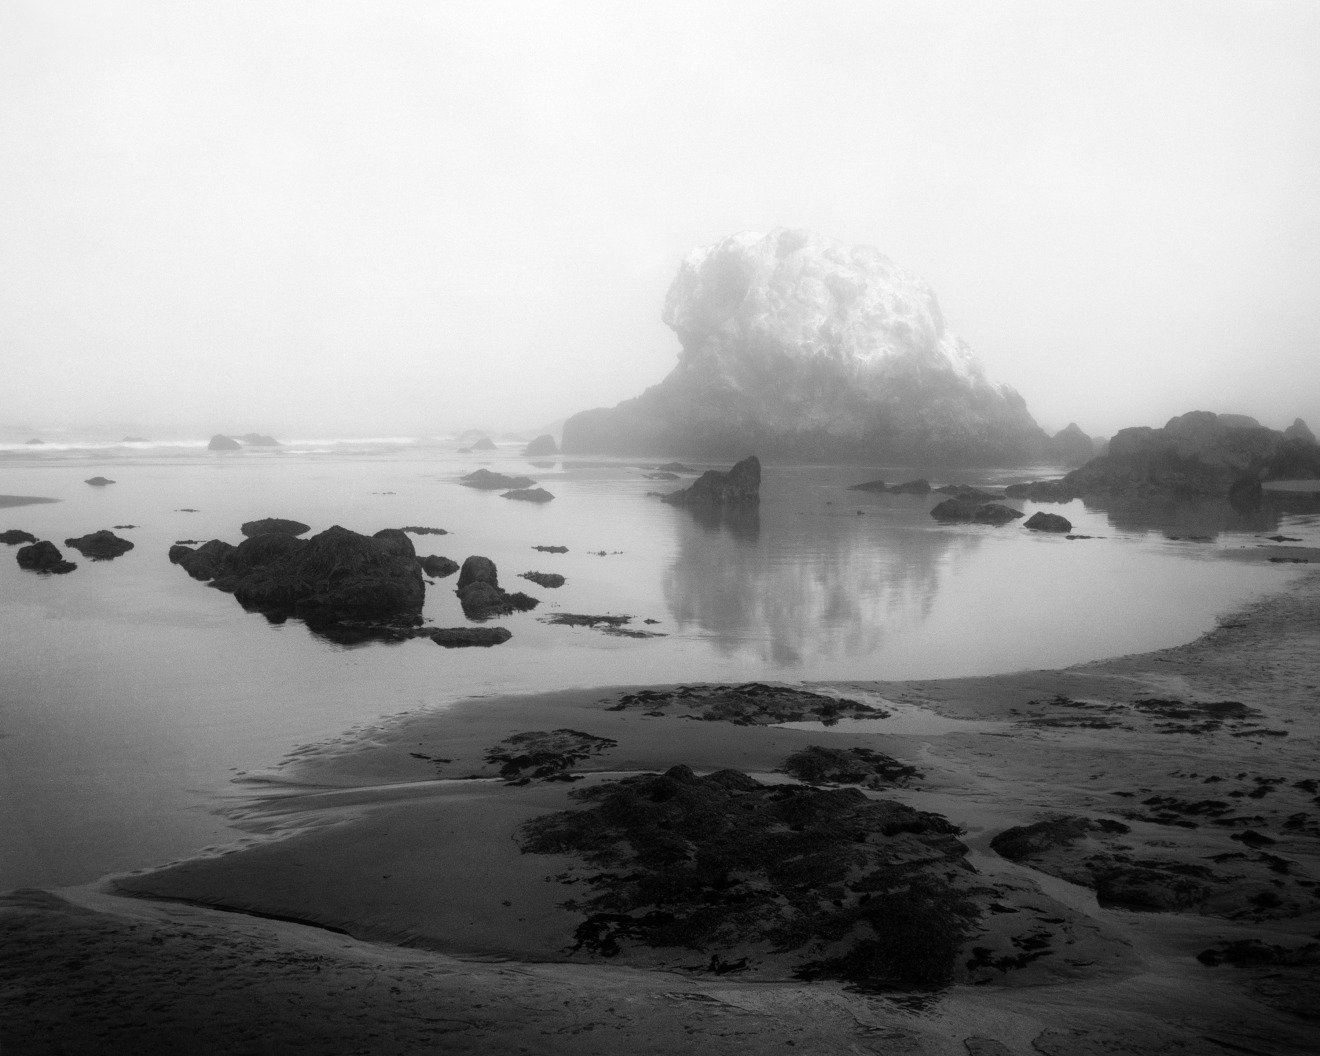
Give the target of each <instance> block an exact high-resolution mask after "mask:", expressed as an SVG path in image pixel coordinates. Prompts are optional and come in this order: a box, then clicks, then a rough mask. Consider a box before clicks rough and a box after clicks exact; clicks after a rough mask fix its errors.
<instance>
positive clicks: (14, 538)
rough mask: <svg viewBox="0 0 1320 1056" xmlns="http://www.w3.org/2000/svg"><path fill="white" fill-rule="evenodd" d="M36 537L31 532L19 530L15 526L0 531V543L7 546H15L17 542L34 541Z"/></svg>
mask: <svg viewBox="0 0 1320 1056" xmlns="http://www.w3.org/2000/svg"><path fill="white" fill-rule="evenodd" d="M36 541H37V537H36V536H35V535H33V534H32V533H31V532H24V531H20V530H19V529H17V528H10V529H9V530H8V531H6V532H0V543H5V544H7V545H8V546H17V545H18V544H19V543H35V542H36Z"/></svg>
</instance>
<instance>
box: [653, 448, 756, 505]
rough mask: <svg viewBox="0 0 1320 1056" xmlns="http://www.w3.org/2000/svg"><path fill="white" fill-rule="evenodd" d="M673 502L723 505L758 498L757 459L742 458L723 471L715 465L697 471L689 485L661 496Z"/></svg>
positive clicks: (753, 500) (752, 500)
mask: <svg viewBox="0 0 1320 1056" xmlns="http://www.w3.org/2000/svg"><path fill="white" fill-rule="evenodd" d="M661 499H662V501H664V502H668V503H672V504H673V505H676V506H716V505H719V506H723V505H734V504H751V503H759V502H760V501H761V462H760V459H758V458H757V457H756V456H755V455H751V456H749V457H747V458H744V459H743V460H742V461H741V462H738V463H736V464H735V465H734V466H733V467H732V468H731V469H729V471H728V472H726V473H721V472H720V471H719V470H717V469H710V470H707V471H706V472H705V473H703V474H701V476H699V477H698V478H697V479H696V480H695V481H693V482H692V485H691V487H687V488H684V489H682V490H681V491H675V492H671V493H670V494H668V495H662V496H661Z"/></svg>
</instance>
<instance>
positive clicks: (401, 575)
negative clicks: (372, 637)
mask: <svg viewBox="0 0 1320 1056" xmlns="http://www.w3.org/2000/svg"><path fill="white" fill-rule="evenodd" d="M170 560H171V561H173V562H174V563H175V564H178V565H180V566H182V567H183V568H184V569H185V570H186V571H187V572H188V574H189V575H191V576H192V577H193V578H194V579H201V580H207V579H209V580H211V581H212V583H211V585H212V586H214V587H216V588H218V589H220V590H224V591H228V592H230V593H232V594H233V595H234V597H235V599H237V601H238V602H239V603H240V604H241V605H243V607H244V608H248V609H254V610H257V611H259V612H263V613H265V614H267V615H268V616H270V617H272V618H275V619H283V618H287V617H289V616H298V617H300V618H302V619H303V620H305V621H306V622H307V623H308V624H309V625H310V626H313V627H314V628H318V627H328V626H332V625H335V624H374V625H380V626H396V627H398V626H405V627H406V626H415V625H416V624H419V623H421V611H422V603H423V600H424V598H425V591H426V588H425V585H424V583H423V580H422V573H421V569H420V568H418V566H417V559H416V554H415V552H414V551H413V547H412V541H411V540H410V539H409V538H408V536H407V535H405V534H404V533H403V532H401V531H399V530H398V529H397V528H387V529H385V530H384V531H382V532H378V533H377V534H376V535H375V536H367V535H361V534H359V533H358V532H354V531H350V530H349V529H347V528H343V527H340V526H339V525H335V526H333V527H331V528H327V529H326V530H325V531H323V532H320V533H318V534H317V535H314V536H312V538H310V539H306V540H304V539H299V538H297V537H296V536H292V535H285V534H281V533H277V532H270V533H265V534H262V535H254V536H251V537H250V538H248V539H245V540H244V541H243V542H241V543H239V545H238V546H231V545H230V544H228V543H225V542H223V541H222V540H219V539H213V540H211V541H210V542H209V543H206V544H204V545H203V546H201V547H198V548H196V549H193V548H192V547H188V546H184V545H181V544H176V545H175V546H172V547H171V548H170Z"/></svg>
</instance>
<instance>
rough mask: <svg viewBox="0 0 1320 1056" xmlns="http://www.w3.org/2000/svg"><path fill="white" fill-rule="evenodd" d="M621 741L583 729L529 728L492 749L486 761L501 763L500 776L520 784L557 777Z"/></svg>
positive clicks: (488, 752)
mask: <svg viewBox="0 0 1320 1056" xmlns="http://www.w3.org/2000/svg"><path fill="white" fill-rule="evenodd" d="M618 743H619V742H618V741H615V740H611V739H610V738H608V737H597V736H595V735H593V734H590V733H583V732H582V731H580V730H567V729H559V730H549V731H547V730H529V731H527V732H526V733H515V734H514V735H513V736H512V737H508V738H506V739H505V740H503V741H501V742H500V743H499V744H497V745H495V747H494V748H491V749H488V750H487V752H486V763H487V764H488V765H490V766H499V768H500V777H502V778H504V779H505V780H506V781H511V782H514V783H517V784H526V783H528V782H529V781H557V780H563V779H564V777H565V776H566V775H567V773H568V771H569V770H570V769H572V768H573V767H574V766H575V765H577V764H578V763H580V762H582V761H583V760H585V759H589V758H591V756H593V755H599V754H600V753H601V752H604V751H606V750H607V749H610V748H614V747H617V746H618Z"/></svg>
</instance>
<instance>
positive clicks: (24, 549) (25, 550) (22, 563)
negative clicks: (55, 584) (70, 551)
mask: <svg viewBox="0 0 1320 1056" xmlns="http://www.w3.org/2000/svg"><path fill="white" fill-rule="evenodd" d="M15 556H16V557H17V559H18V567H19V568H25V569H27V570H28V571H29V572H41V573H53V574H55V575H63V574H64V573H65V572H72V571H73V570H74V569H75V568H77V567H78V566H77V565H76V564H74V563H73V562H72V561H65V560H64V555H63V554H62V553H60V550H59V547H57V546H56V545H55V544H54V543H51V542H47V541H46V540H44V539H43V540H42V541H41V542H39V543H31V544H29V545H28V546H21V547H19V548H18V553H17V554H16V555H15Z"/></svg>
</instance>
